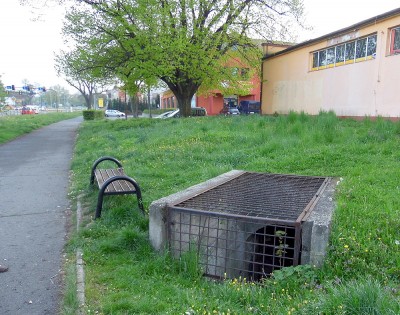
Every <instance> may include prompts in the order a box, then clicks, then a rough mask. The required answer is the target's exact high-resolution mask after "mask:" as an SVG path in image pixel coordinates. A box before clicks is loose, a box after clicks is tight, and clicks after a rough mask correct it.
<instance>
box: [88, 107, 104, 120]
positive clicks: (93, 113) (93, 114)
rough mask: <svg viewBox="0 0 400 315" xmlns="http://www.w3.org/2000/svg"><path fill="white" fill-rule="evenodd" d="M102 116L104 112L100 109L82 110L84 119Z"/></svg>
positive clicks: (100, 117)
mask: <svg viewBox="0 0 400 315" xmlns="http://www.w3.org/2000/svg"><path fill="white" fill-rule="evenodd" d="M103 117H104V112H103V111H102V110H94V109H89V110H84V111H83V119H84V120H95V119H102V118H103Z"/></svg>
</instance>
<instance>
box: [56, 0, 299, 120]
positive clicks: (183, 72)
mask: <svg viewBox="0 0 400 315" xmlns="http://www.w3.org/2000/svg"><path fill="white" fill-rule="evenodd" d="M302 14H303V5H302V1H301V0H286V1H285V0H79V1H78V0H76V1H75V5H74V6H72V7H71V9H70V10H69V12H68V14H67V21H66V23H65V26H64V34H65V36H66V38H69V39H72V40H73V41H74V42H75V43H77V51H81V52H83V51H84V52H85V56H84V57H85V60H86V61H85V63H86V66H87V70H88V71H89V70H90V73H91V75H93V76H94V77H96V76H102V75H113V76H114V77H118V78H119V79H121V80H122V81H123V82H125V84H126V85H127V86H134V84H132V82H138V81H143V82H145V83H146V84H148V85H149V84H151V83H154V82H156V81H157V80H158V79H159V80H161V81H163V82H165V84H166V85H167V86H168V87H169V88H170V89H171V91H172V92H173V93H174V95H175V96H176V98H177V101H178V104H179V108H180V110H181V112H182V115H183V116H188V115H190V103H191V99H192V97H193V95H194V94H195V93H196V92H198V91H199V88H200V87H201V88H202V90H203V91H206V90H210V89H218V90H220V91H221V92H224V91H228V90H229V92H231V91H232V90H236V91H239V92H240V91H241V89H246V85H244V84H241V82H240V78H238V76H237V74H236V73H235V71H232V68H233V67H236V68H248V69H259V68H260V62H261V61H260V57H261V50H260V47H259V44H260V41H255V40H254V38H258V39H285V35H287V34H290V32H289V27H290V25H291V23H293V22H298V23H300V22H299V21H300V20H301V17H302ZM243 93H244V91H243ZM236 94H240V93H236Z"/></svg>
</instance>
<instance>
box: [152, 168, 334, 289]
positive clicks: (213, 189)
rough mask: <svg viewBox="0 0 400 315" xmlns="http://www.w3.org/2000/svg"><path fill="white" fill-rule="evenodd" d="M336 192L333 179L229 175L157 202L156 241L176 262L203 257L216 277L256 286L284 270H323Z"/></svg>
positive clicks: (209, 272) (202, 261)
mask: <svg viewBox="0 0 400 315" xmlns="http://www.w3.org/2000/svg"><path fill="white" fill-rule="evenodd" d="M333 192H334V186H333V181H332V180H331V178H329V177H311V176H298V175H282V174H268V173H255V172H245V171H231V172H228V173H225V174H223V175H220V176H218V177H216V178H214V179H211V180H209V181H207V182H204V183H201V184H198V185H195V186H192V187H190V188H188V189H187V190H185V191H182V192H179V193H177V194H174V195H171V196H168V197H165V198H162V199H160V200H157V201H155V202H153V203H152V205H151V206H150V240H151V242H152V244H153V246H154V247H155V248H156V249H158V250H162V249H166V248H168V250H169V251H170V252H171V254H172V255H173V256H175V257H180V255H182V254H183V253H185V252H187V251H189V250H195V251H197V252H198V253H199V258H200V259H199V263H200V267H201V268H202V270H203V272H204V274H205V275H207V276H210V277H215V278H223V277H228V278H236V277H239V276H242V277H246V278H247V279H251V280H253V281H258V280H260V279H262V278H263V277H267V276H269V275H270V274H271V273H272V272H273V271H274V270H277V269H280V268H282V267H287V266H296V265H298V264H300V263H302V264H305V263H309V264H313V265H320V264H321V263H322V261H323V258H324V255H325V252H326V247H327V242H328V238H329V231H330V219H331V213H332V211H333V200H332V196H333ZM320 213H323V215H322V219H321V216H320V215H319V214H320Z"/></svg>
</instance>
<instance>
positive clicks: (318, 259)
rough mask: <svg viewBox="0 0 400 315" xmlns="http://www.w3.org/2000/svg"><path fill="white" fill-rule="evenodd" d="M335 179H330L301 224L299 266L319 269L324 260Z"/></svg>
mask: <svg viewBox="0 0 400 315" xmlns="http://www.w3.org/2000/svg"><path fill="white" fill-rule="evenodd" d="M336 185H337V179H334V178H331V179H330V181H329V183H328V185H327V186H326V188H325V189H324V191H323V192H322V194H321V195H320V197H319V200H318V203H317V204H316V206H315V207H314V210H313V211H312V212H311V214H310V216H309V217H308V218H307V220H306V221H305V222H303V224H302V250H301V264H302V265H304V264H310V265H314V266H317V267H320V266H321V265H322V264H323V262H324V259H325V256H326V253H327V248H328V244H329V236H330V232H331V222H332V215H333V211H334V209H335V202H334V193H335V188H336Z"/></svg>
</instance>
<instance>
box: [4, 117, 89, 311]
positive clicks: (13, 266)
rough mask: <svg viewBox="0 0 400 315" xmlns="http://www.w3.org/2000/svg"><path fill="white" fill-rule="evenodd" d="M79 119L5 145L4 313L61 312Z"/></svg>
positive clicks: (60, 123) (58, 124)
mask: <svg viewBox="0 0 400 315" xmlns="http://www.w3.org/2000/svg"><path fill="white" fill-rule="evenodd" d="M81 121H82V118H81V117H79V118H74V119H71V120H66V121H62V122H59V123H56V124H52V125H50V126H47V127H44V128H41V129H39V130H37V131H34V132H32V133H30V134H28V135H25V136H22V137H20V138H18V139H16V140H14V141H11V142H8V143H6V144H3V145H0V264H3V265H7V266H8V267H9V270H8V271H7V272H5V273H0V292H1V293H0V314H1V315H36V314H37V315H46V314H51V315H54V314H57V312H58V309H59V305H60V293H61V288H62V271H61V270H62V262H63V247H64V245H65V237H66V233H67V221H68V220H67V217H68V215H69V211H70V204H69V200H68V197H67V194H68V185H69V176H68V175H69V169H70V162H71V158H72V154H73V147H74V142H75V137H76V131H77V128H78V126H79V124H80V122H81Z"/></svg>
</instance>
